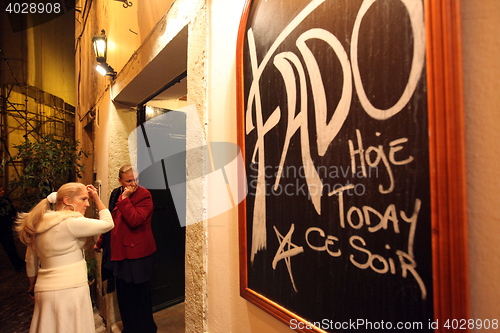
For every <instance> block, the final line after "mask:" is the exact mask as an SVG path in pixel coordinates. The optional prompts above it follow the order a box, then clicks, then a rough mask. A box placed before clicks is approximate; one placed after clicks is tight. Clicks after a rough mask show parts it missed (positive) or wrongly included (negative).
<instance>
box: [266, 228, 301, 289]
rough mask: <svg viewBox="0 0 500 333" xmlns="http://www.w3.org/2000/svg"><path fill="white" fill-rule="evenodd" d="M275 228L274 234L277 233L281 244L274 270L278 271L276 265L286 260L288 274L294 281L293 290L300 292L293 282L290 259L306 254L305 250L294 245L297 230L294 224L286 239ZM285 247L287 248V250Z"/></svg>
mask: <svg viewBox="0 0 500 333" xmlns="http://www.w3.org/2000/svg"><path fill="white" fill-rule="evenodd" d="M273 228H274V232H275V233H276V236H277V237H278V242H279V243H280V246H279V248H278V251H276V255H275V256H274V260H273V269H276V265H277V264H278V262H279V261H280V260H281V259H284V260H285V264H286V267H287V269H288V274H289V275H290V281H292V285H293V290H295V292H298V290H297V287H296V286H295V281H294V280H293V273H292V263H291V261H290V257H293V256H296V255H297V254H299V253H302V252H304V248H303V247H302V246H297V245H295V244H293V243H292V234H293V231H294V230H295V225H294V224H292V226H291V227H290V230H289V231H288V233H287V234H286V236H285V237H283V236H282V235H281V233H280V232H279V231H278V229H276V226H273ZM285 246H286V247H287V248H286V250H285Z"/></svg>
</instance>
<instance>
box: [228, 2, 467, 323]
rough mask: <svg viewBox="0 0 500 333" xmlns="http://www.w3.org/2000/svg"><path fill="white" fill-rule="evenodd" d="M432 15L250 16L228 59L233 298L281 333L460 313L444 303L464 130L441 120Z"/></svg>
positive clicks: (453, 267)
mask: <svg viewBox="0 0 500 333" xmlns="http://www.w3.org/2000/svg"><path fill="white" fill-rule="evenodd" d="M438 2H441V1H436V3H438ZM442 3H445V2H444V1H443V2H442ZM448 6H450V5H448ZM436 8H441V9H442V8H443V7H442V6H441V7H439V6H437V7H436ZM436 8H432V7H431V6H430V5H429V4H426V3H424V1H422V0H401V1H396V0H377V1H362V0H322V1H321V0H313V1H304V0H303V1H277V0H267V1H255V0H254V1H248V3H247V6H246V10H245V13H244V15H243V18H242V21H241V26H240V33H239V42H238V54H237V58H238V86H239V87H238V89H239V107H240V110H239V118H238V119H239V120H238V122H239V131H240V132H239V140H240V142H239V144H240V147H241V148H242V150H243V152H244V156H245V171H246V176H245V181H246V183H247V188H248V195H247V197H246V200H245V201H244V202H243V203H242V204H241V206H240V231H241V233H240V241H241V258H240V259H241V260H240V265H241V291H242V296H243V297H245V298H247V299H248V300H250V301H252V302H253V303H255V304H256V305H258V306H260V307H262V308H263V309H265V310H268V311H269V312H270V313H272V314H274V315H275V316H276V317H278V318H279V319H281V320H282V321H283V322H285V323H286V324H287V325H288V326H289V327H291V328H292V329H296V330H298V331H326V332H343V331H352V330H355V331H358V332H371V331H374V330H383V331H384V330H385V331H390V330H401V329H408V330H410V331H424V332H431V331H439V330H440V329H441V327H439V325H440V323H439V320H441V324H443V322H442V321H443V320H445V319H446V316H450V317H448V318H452V317H451V316H452V315H457V314H459V315H461V316H462V317H463V316H464V315H466V313H467V308H466V306H464V308H463V309H458V310H457V309H455V310H454V312H453V313H452V312H448V310H447V309H448V308H447V303H448V302H451V299H449V300H448V299H447V298H446V297H449V295H451V294H452V293H453V294H456V295H458V297H463V298H464V299H466V270H465V268H464V267H466V255H465V254H462V255H460V254H459V255H457V256H456V257H453V258H452V256H450V251H451V249H453V250H454V251H455V250H456V249H457V246H458V248H459V249H465V236H464V234H460V232H463V231H464V230H465V229H464V228H465V226H466V222H465V213H464V214H463V215H459V216H458V217H457V213H460V212H461V211H463V209H464V208H463V207H464V206H465V204H464V200H465V199H464V198H465V196H464V194H463V193H464V191H463V187H464V185H463V149H462V147H461V146H459V144H458V145H457V143H456V142H462V139H463V138H462V136H461V135H462V134H461V129H462V128H463V126H462V124H461V123H460V120H454V122H453V123H448V124H446V126H445V124H444V122H443V120H442V118H443V117H444V118H447V117H450V116H451V114H450V112H453V117H455V118H458V119H460V118H461V104H460V98H461V96H460V83H453V79H452V78H451V77H449V78H446V77H445V74H446V73H445V71H446V70H449V69H450V68H451V69H452V72H453V70H455V69H453V68H452V67H450V66H453V65H454V64H457V61H453V59H450V58H448V59H444V60H443V58H442V57H438V54H437V53H438V52H444V51H443V50H444V49H443V48H442V47H441V48H439V47H436V46H435V45H433V43H443V42H444V41H443V40H441V39H439V38H441V37H439V38H438V37H436V34H431V32H436V31H440V32H441V33H442V34H443V35H444V32H443V31H442V29H438V28H437V27H432V24H434V25H436V24H444V22H443V21H436V18H435V16H437V15H435V14H437V13H438V12H437V10H438V9H436ZM432 13H434V15H435V16H432ZM445 19H446V17H445V15H442V16H441V17H440V20H445ZM450 22H451V20H450ZM426 39H428V40H426ZM457 47H458V45H457ZM431 50H432V51H433V52H434V53H433V56H434V57H436V59H434V58H432V56H431V55H430V51H431ZM441 61H445V62H446V63H447V64H446V63H441ZM442 66H447V67H445V69H443V67H442ZM439 67H441V68H439ZM439 71H442V72H439ZM448 73H449V71H448ZM454 73H456V72H454ZM457 75H458V74H455V77H454V79H457V78H458V77H459V76H457ZM436 80H437V81H436ZM436 82H441V83H442V84H443V86H438V85H436ZM459 82H460V81H459ZM453 84H455V86H453ZM445 87H446V88H445ZM443 89H445V91H444V90H443ZM446 89H447V90H446ZM457 91H458V93H457ZM439 103H441V104H439ZM447 103H448V104H447ZM453 103H455V104H453ZM452 106H454V107H456V109H452V110H450V109H449V108H450V107H452ZM450 135H453V136H454V138H453V140H452V139H451V138H452V136H450ZM453 145H455V146H453ZM450 165H454V167H455V168H456V169H455V170H453V171H449V170H446V171H445V170H444V169H445V168H447V166H450ZM450 172H452V173H453V175H450ZM442 176H443V177H444V178H442V179H441V178H439V179H438V177H442ZM449 177H454V178H449ZM448 180H449V181H448ZM452 191H454V193H450V192H452ZM447 192H448V193H447ZM440 193H443V195H446V197H445V198H443V197H442V196H440ZM444 193H447V194H444ZM450 195H451V196H453V198H454V201H453V204H451V201H448V200H449V199H450V198H451V197H449V196H450ZM452 218H457V219H456V220H453V226H454V227H456V228H458V229H457V230H459V237H458V238H455V240H453V242H455V243H450V241H449V238H450V237H449V233H450V232H451V231H450V230H448V229H447V228H448V226H451V221H452V220H451V219H452ZM458 252H463V251H462V250H459V251H458ZM462 265H463V266H462ZM458 267H462V268H461V269H459V268H458ZM455 274H456V276H455ZM443 288H444V289H443ZM453 303H456V300H454V302H453ZM448 304H450V303H448Z"/></svg>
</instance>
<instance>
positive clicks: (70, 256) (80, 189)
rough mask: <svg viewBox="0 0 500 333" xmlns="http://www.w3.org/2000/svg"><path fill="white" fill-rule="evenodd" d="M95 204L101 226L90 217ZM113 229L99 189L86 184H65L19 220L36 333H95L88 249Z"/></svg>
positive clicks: (31, 329)
mask: <svg viewBox="0 0 500 333" xmlns="http://www.w3.org/2000/svg"><path fill="white" fill-rule="evenodd" d="M89 199H92V200H93V201H94V203H95V204H96V207H97V209H98V211H99V220H97V219H89V218H86V217H84V214H85V210H86V209H87V207H89V206H90V202H89ZM51 204H53V210H52V209H51ZM113 226H114V224H113V219H112V217H111V213H110V212H109V210H108V209H107V208H106V207H105V206H104V204H103V203H102V201H101V199H100V198H99V195H98V194H97V190H96V189H95V187H94V186H92V185H88V186H85V185H83V184H81V183H67V184H64V185H63V186H61V188H60V189H59V190H58V191H57V193H52V194H51V195H49V196H48V197H47V198H46V199H43V200H42V201H40V203H38V205H36V206H35V207H34V208H33V209H32V210H31V211H30V212H29V213H22V214H20V215H19V218H18V220H17V226H16V231H17V232H18V234H19V238H20V239H21V241H22V242H23V243H24V244H26V245H27V250H26V273H27V275H28V278H29V281H30V287H29V291H34V295H35V309H34V312H33V318H32V320H31V327H30V333H41V332H51V333H67V332H72V333H94V332H95V328H94V315H93V311H92V302H91V300H90V293H89V286H88V282H87V267H86V262H85V258H84V253H83V246H84V245H85V242H86V239H87V237H89V236H94V235H99V234H101V233H103V232H106V231H109V230H111V229H112V228H113Z"/></svg>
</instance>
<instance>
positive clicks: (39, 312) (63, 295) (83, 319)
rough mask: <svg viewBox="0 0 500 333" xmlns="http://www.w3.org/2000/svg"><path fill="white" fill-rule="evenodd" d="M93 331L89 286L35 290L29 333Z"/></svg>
mask: <svg viewBox="0 0 500 333" xmlns="http://www.w3.org/2000/svg"><path fill="white" fill-rule="evenodd" d="M48 332H50V333H69V332H71V333H95V323H94V313H93V311H92V301H91V300H90V291H89V286H88V285H85V286H81V287H75V288H68V289H62V290H54V291H37V292H35V310H34V312H33V319H32V320H31V327H30V333H48Z"/></svg>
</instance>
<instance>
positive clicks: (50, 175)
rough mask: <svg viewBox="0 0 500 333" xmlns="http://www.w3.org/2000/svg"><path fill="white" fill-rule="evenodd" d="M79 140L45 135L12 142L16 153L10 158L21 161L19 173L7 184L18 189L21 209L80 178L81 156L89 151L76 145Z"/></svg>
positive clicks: (32, 204)
mask: <svg viewBox="0 0 500 333" xmlns="http://www.w3.org/2000/svg"><path fill="white" fill-rule="evenodd" d="M77 145H78V141H67V140H60V139H57V138H55V137H54V136H53V135H45V136H43V137H42V138H41V139H40V140H38V141H29V140H26V141H25V142H24V143H22V144H20V145H17V146H16V145H15V146H14V148H16V149H17V154H16V155H14V156H12V157H11V159H10V161H11V162H22V165H23V169H22V173H21V174H20V175H19V177H18V178H17V179H14V180H12V181H10V188H11V189H13V190H14V191H18V192H20V193H18V194H19V196H20V198H21V199H22V201H23V206H22V210H24V211H27V210H29V209H31V207H33V206H34V205H35V204H36V203H37V202H38V201H39V200H40V199H42V198H45V197H47V195H49V194H50V193H51V192H53V191H55V190H57V189H58V188H59V187H60V186H61V185H62V184H64V183H67V182H69V181H75V180H76V177H78V178H82V176H81V175H82V173H83V165H82V164H80V159H81V158H82V157H83V156H85V157H88V156H89V153H88V152H85V151H83V150H81V149H78V148H77Z"/></svg>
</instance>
